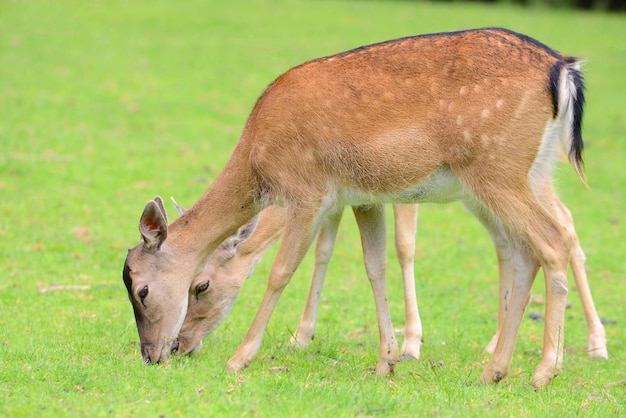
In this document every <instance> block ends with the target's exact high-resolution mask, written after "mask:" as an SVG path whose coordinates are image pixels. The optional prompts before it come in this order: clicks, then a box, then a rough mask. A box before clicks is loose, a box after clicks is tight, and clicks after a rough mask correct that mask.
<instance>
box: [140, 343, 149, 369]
mask: <svg viewBox="0 0 626 418" xmlns="http://www.w3.org/2000/svg"><path fill="white" fill-rule="evenodd" d="M150 347H151V346H150V345H149V344H141V356H142V357H143V361H144V362H146V364H150V363H152V358H151V357H150Z"/></svg>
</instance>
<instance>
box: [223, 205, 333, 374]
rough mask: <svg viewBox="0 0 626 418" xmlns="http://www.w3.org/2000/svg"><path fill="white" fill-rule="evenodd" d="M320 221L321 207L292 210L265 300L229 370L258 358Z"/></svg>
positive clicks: (239, 368)
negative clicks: (279, 306) (318, 212)
mask: <svg viewBox="0 0 626 418" xmlns="http://www.w3.org/2000/svg"><path fill="white" fill-rule="evenodd" d="M322 216H323V215H322ZM317 220H318V216H317V208H314V209H312V208H308V207H306V208H305V207H298V208H290V210H288V216H287V224H286V226H285V232H284V236H283V240H282V242H281V244H280V247H279V249H278V253H277V254H276V259H275V260H274V264H273V265H272V271H271V272H270V277H269V281H268V284H267V289H266V291H265V295H264V296H263V301H262V302H261V305H260V306H259V310H258V311H257V313H256V316H255V317H254V320H253V321H252V325H251V326H250V329H249V330H248V333H247V334H246V337H245V338H244V340H243V342H242V343H241V345H240V346H239V348H238V349H237V352H236V353H235V355H234V356H233V357H232V358H231V359H230V360H229V361H228V363H227V369H228V371H231V372H238V371H240V370H242V369H244V368H245V367H248V366H249V365H250V363H251V362H252V360H253V359H254V358H255V357H256V355H257V353H258V351H259V349H260V347H261V343H262V342H263V334H264V333H265V329H266V328H267V324H268V323H269V320H270V317H271V316H272V312H273V311H274V309H275V308H276V304H277V303H278V299H279V298H280V295H281V294H282V292H283V290H284V289H285V286H287V284H288V283H289V281H290V280H291V277H292V276H293V274H294V272H295V271H296V269H297V268H298V266H299V265H300V263H301V261H302V259H303V258H304V255H305V254H306V252H307V249H308V248H309V246H310V245H311V241H312V240H313V237H314V236H315V232H316V230H317V224H318V221H317Z"/></svg>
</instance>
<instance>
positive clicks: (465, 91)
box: [459, 86, 467, 96]
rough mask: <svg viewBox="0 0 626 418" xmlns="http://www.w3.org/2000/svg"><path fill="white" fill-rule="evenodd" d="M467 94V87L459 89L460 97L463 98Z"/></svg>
mask: <svg viewBox="0 0 626 418" xmlns="http://www.w3.org/2000/svg"><path fill="white" fill-rule="evenodd" d="M465 93H467V87H465V86H461V88H460V89H459V95H460V96H463V95H464V94H465Z"/></svg>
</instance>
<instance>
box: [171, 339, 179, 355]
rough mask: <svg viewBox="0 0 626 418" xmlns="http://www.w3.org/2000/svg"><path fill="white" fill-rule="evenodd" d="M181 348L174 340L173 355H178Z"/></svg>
mask: <svg viewBox="0 0 626 418" xmlns="http://www.w3.org/2000/svg"><path fill="white" fill-rule="evenodd" d="M179 347H180V343H179V342H178V340H174V342H173V343H172V354H174V353H178V348H179Z"/></svg>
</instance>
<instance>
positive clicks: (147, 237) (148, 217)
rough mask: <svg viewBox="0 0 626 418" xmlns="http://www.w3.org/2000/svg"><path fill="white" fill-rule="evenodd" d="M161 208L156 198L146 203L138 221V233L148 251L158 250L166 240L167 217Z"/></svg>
mask: <svg viewBox="0 0 626 418" xmlns="http://www.w3.org/2000/svg"><path fill="white" fill-rule="evenodd" d="M162 208H163V201H162V200H161V198H160V197H158V196H157V197H156V198H155V199H154V200H151V201H149V202H148V204H147V205H146V207H145V209H144V210H143V213H142V214H141V219H140V220H139V232H141V237H142V238H143V242H144V245H145V246H146V248H147V249H148V250H150V251H155V250H158V249H159V248H160V247H161V245H162V244H163V242H164V241H165V238H167V215H166V214H165V208H163V209H162Z"/></svg>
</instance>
